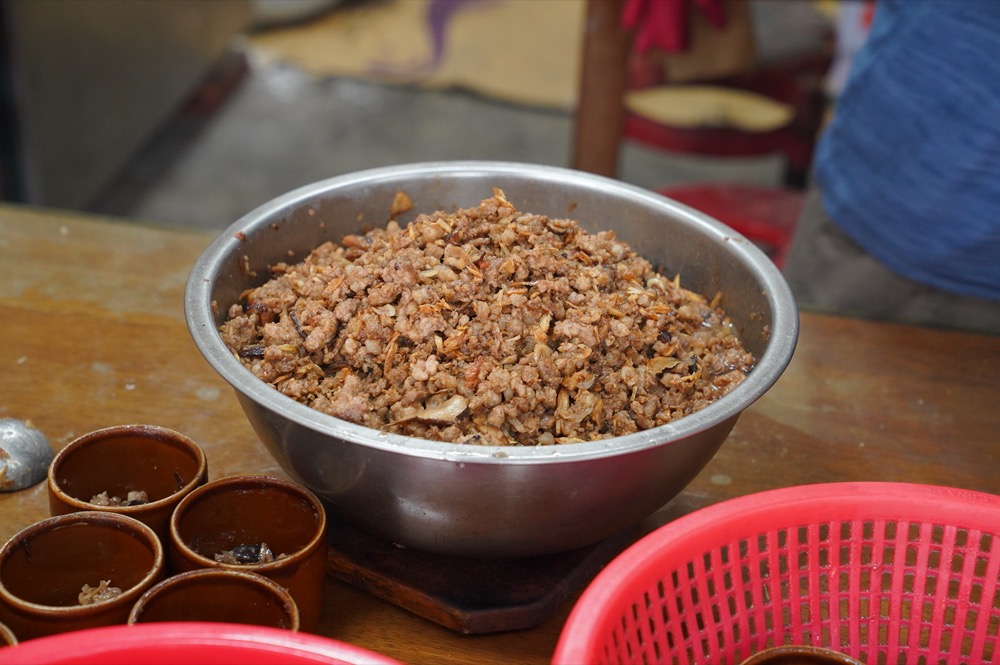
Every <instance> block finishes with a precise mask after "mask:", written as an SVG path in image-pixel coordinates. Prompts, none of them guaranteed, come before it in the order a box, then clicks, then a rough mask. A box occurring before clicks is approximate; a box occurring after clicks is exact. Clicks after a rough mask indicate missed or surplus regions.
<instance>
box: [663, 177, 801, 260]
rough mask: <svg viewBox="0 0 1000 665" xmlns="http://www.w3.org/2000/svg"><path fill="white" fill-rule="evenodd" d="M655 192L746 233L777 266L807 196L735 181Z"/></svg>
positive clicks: (785, 250)
mask: <svg viewBox="0 0 1000 665" xmlns="http://www.w3.org/2000/svg"><path fill="white" fill-rule="evenodd" d="M658 192H659V193H660V194H662V195H664V196H666V197H668V198H671V199H674V200H675V201H678V202H680V203H683V204H684V205H688V206H691V207H692V208H694V209H695V210H699V211H701V212H703V213H705V214H706V215H708V216H709V217H714V218H715V219H717V220H719V221H720V222H722V223H723V224H725V225H726V226H728V227H730V228H732V229H733V230H735V231H737V232H739V233H741V234H742V235H744V236H746V237H747V238H748V239H749V240H751V241H752V242H753V243H754V244H756V245H757V246H758V247H760V248H761V249H762V250H763V251H764V253H765V254H767V255H768V256H769V257H770V258H771V260H772V261H774V264H775V265H776V266H778V267H779V268H781V267H782V266H783V265H784V263H785V256H786V254H787V253H788V246H789V244H790V243H791V240H792V235H793V234H794V233H795V227H796V225H797V224H798V221H799V215H801V214H802V208H803V206H804V205H805V199H806V195H805V192H803V191H801V190H797V189H789V188H786V187H768V186H765V185H749V184H735V183H711V184H707V183H698V184H694V185H679V186H675V187H665V188H663V189H660V190H658Z"/></svg>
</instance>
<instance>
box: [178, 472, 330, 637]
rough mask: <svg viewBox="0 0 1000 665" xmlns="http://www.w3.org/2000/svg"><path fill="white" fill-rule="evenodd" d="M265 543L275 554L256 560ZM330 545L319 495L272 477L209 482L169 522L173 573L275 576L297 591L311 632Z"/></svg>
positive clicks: (302, 617)
mask: <svg viewBox="0 0 1000 665" xmlns="http://www.w3.org/2000/svg"><path fill="white" fill-rule="evenodd" d="M265 545H266V550H268V551H269V552H270V553H271V555H272V556H271V557H266V556H265V557H263V558H258V555H259V554H261V553H263V552H264V551H265V548H264V547H263V546H265ZM327 547H328V546H327V538H326V511H325V510H324V508H323V504H322V503H321V502H320V500H319V499H317V498H316V496H315V495H314V494H313V493H312V492H310V491H308V490H307V489H305V488H304V487H302V486H301V485H298V484H296V483H293V482H290V481H287V480H284V479H281V478H274V477H271V476H231V477H228V478H220V479H219V480H215V481H213V482H210V483H207V484H205V485H203V486H201V487H199V488H198V489H196V490H194V491H193V492H191V494H189V495H188V496H186V497H184V499H182V500H181V502H180V503H179V504H178V505H177V509H176V510H175V511H174V514H173V516H172V517H171V519H170V546H169V557H170V563H171V565H172V566H173V570H174V572H176V573H181V572H184V571H188V570H194V569H198V568H224V569H229V570H245V571H250V572H254V573H258V574H260V575H263V576H265V577H267V578H270V579H271V580H274V581H275V582H277V583H278V584H280V585H281V586H283V587H285V588H286V589H288V590H289V592H290V593H291V594H292V598H294V599H295V603H296V604H297V605H298V609H299V623H300V626H301V628H302V630H304V631H306V632H313V631H315V630H316V626H317V625H318V623H319V613H320V608H321V607H322V597H323V583H324V581H325V579H326V566H327ZM269 558H273V560H268V559H269Z"/></svg>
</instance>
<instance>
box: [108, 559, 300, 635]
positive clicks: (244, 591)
mask: <svg viewBox="0 0 1000 665" xmlns="http://www.w3.org/2000/svg"><path fill="white" fill-rule="evenodd" d="M163 621H209V622H222V623H241V624H251V625H256V626H270V627H272V628H284V629H287V630H292V631H297V630H298V629H299V609H298V606H297V605H296V604H295V600H293V599H292V596H291V594H290V593H288V590H287V589H285V588H284V587H283V586H281V585H280V584H278V583H277V582H274V581H273V580H270V579H268V578H266V577H264V576H263V575H258V574H256V573H251V572H248V571H242V570H228V569H222V568H202V569H199V570H189V571H188V572H186V573H180V574H178V575H174V576H172V577H168V578H167V579H165V580H163V581H162V582H159V583H158V584H156V585H155V586H153V587H152V588H151V589H149V591H147V592H146V593H144V594H143V595H142V596H141V597H140V598H139V600H138V601H137V602H136V604H135V605H134V606H133V607H132V612H131V614H129V618H128V622H129V623H130V624H135V623H153V622H163Z"/></svg>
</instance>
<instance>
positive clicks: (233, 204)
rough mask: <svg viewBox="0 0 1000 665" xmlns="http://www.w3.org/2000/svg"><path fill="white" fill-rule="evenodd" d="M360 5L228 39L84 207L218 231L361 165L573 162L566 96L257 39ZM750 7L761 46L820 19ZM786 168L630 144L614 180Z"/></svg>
mask: <svg viewBox="0 0 1000 665" xmlns="http://www.w3.org/2000/svg"><path fill="white" fill-rule="evenodd" d="M407 1H409V0H403V2H404V3H405V2H407ZM512 1H513V2H514V4H517V3H518V2H523V1H524V0H512ZM369 2H376V3H377V2H378V0H367V1H366V2H360V3H359V2H357V1H356V0H355V1H352V2H347V3H337V6H335V7H333V8H332V9H330V10H328V11H326V12H323V13H321V14H320V15H318V16H312V17H310V18H308V19H307V20H302V21H299V22H296V23H294V24H284V25H279V26H277V27H268V28H258V29H257V30H255V31H253V32H250V33H248V34H247V35H246V36H245V37H244V38H242V39H240V40H239V42H238V46H237V48H236V52H237V53H236V55H237V57H238V58H239V59H241V62H243V63H245V66H246V69H245V70H244V72H243V75H242V76H238V77H234V81H235V85H233V86H232V87H231V89H230V88H225V90H224V93H225V94H217V98H215V99H209V100H208V101H206V100H205V99H202V100H201V104H195V105H193V106H192V105H188V106H187V107H186V109H185V110H184V111H183V112H181V113H178V114H176V116H175V117H173V118H172V119H171V120H170V122H168V123H167V124H166V125H165V126H164V127H163V128H162V129H161V130H160V131H158V132H157V133H156V134H155V135H154V136H153V137H152V139H150V140H149V141H148V142H146V143H145V144H144V146H143V148H142V150H140V151H139V152H138V153H137V154H136V156H135V157H134V158H133V159H132V160H131V162H130V163H129V165H128V166H127V168H125V169H122V171H121V173H120V175H119V177H118V178H117V179H115V180H114V181H113V183H112V185H111V186H109V187H107V188H106V189H105V190H104V191H103V192H102V194H101V195H100V196H99V197H98V198H97V199H96V201H95V202H94V203H93V205H91V206H90V209H91V210H92V211H93V212H97V213H100V214H107V215H113V216H122V217H128V218H133V219H138V220H145V221H151V222H156V223H162V224H169V225H181V226H190V227H201V228H205V229H214V230H221V229H224V228H225V227H227V226H228V225H230V224H231V223H232V222H234V221H235V220H236V219H237V218H239V217H240V216H241V215H243V214H245V213H246V212H248V211H250V210H252V209H253V208H254V207H256V206H258V205H260V204H262V203H264V202H266V201H267V200H269V199H271V198H273V197H275V196H277V195H280V194H282V193H284V192H287V191H289V190H291V189H293V188H296V187H299V186H301V185H305V184H308V183H311V182H314V181H316V180H320V179H323V178H327V177H331V176H335V175H339V174H342V173H348V172H351V171H356V170H359V169H365V168H370V167H377V166H384V165H391V164H400V163H406V162H416V161H432V160H453V159H482V160H511V161H523V162H532V163H542V164H551V165H557V166H568V165H570V159H571V152H572V145H571V143H572V139H573V120H574V116H573V109H572V107H571V105H569V106H560V105H559V104H558V103H556V104H531V103H525V102H523V101H517V100H511V99H503V98H501V97H500V96H497V95H491V94H488V93H483V92H482V91H477V90H475V89H470V88H469V87H468V86H448V85H441V86H426V85H419V84H414V83H413V82H407V81H395V82H391V83H388V82H379V81H376V80H371V79H368V80H365V79H364V78H360V77H354V76H350V75H328V74H324V73H322V72H317V71H315V70H311V69H310V68H309V67H308V66H306V65H303V64H302V63H301V62H295V61H293V59H288V58H281V57H275V55H274V53H271V52H268V51H267V50H266V49H264V48H262V47H261V46H260V44H261V43H262V42H263V43H265V44H266V43H267V40H268V39H271V38H272V37H273V35H274V34H275V31H281V34H282V35H283V36H288V35H289V34H290V33H293V32H295V31H311V30H312V31H314V30H315V29H316V25H317V22H318V21H331V20H338V12H339V13H341V14H342V13H344V12H349V11H356V10H357V7H358V6H359V5H366V4H368V3H369ZM753 6H754V16H755V20H754V24H755V31H756V33H757V43H758V46H759V48H761V49H763V50H767V49H776V48H789V47H795V46H796V44H794V43H793V44H791V45H789V42H796V41H798V42H802V41H805V42H806V43H808V42H809V41H810V40H811V39H815V34H816V24H817V22H822V20H823V18H822V17H821V16H819V15H818V14H817V13H816V9H815V7H813V6H812V3H787V2H782V1H780V0H756V1H755V2H754V4H753ZM358 26H361V27H360V28H359V27H358ZM363 28H364V24H363V23H358V21H355V22H354V24H352V29H354V30H357V29H363ZM402 55H403V56H406V57H410V56H408V55H406V54H402ZM500 55H502V52H501V53H499V54H498V57H499V56H500ZM411 59H412V58H411ZM223 87H225V86H223ZM782 171H783V160H782V158H781V157H780V156H777V155H768V156H764V157H751V158H717V157H704V156H690V155H679V154H671V153H669V152H666V151H663V150H659V149H655V148H651V147H648V146H644V145H640V144H638V143H635V142H629V141H626V142H625V143H624V144H623V146H622V150H621V154H620V165H619V174H618V177H619V178H620V179H622V180H624V181H626V182H630V183H633V184H636V185H639V186H643V187H649V188H659V187H662V186H665V185H669V184H672V183H684V182H705V181H709V182H728V181H731V182H749V183H760V184H773V183H779V182H780V181H781V177H782Z"/></svg>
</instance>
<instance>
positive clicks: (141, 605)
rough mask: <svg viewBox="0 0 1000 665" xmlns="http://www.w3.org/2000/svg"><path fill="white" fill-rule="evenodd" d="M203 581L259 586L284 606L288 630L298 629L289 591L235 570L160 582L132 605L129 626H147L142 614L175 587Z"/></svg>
mask: <svg viewBox="0 0 1000 665" xmlns="http://www.w3.org/2000/svg"><path fill="white" fill-rule="evenodd" d="M200 578H230V579H241V580H243V581H245V582H249V583H250V584H252V585H254V586H257V587H258V588H262V589H265V590H266V592H267V593H268V594H270V595H271V597H272V598H274V599H275V600H276V601H278V603H279V604H281V605H283V607H284V609H285V611H286V612H287V613H288V619H289V622H290V626H289V627H288V628H286V629H285V630H291V631H292V632H296V631H298V630H299V606H298V603H296V602H295V599H294V598H293V597H292V594H291V592H290V591H289V590H288V589H286V588H285V587H283V586H282V585H280V584H278V583H277V582H275V581H274V580H272V579H271V578H269V577H266V576H264V575H261V574H260V573H256V572H254V571H252V570H236V569H233V568H196V569H194V570H188V571H185V572H182V573H176V574H174V575H171V576H170V577H166V578H164V579H162V580H160V581H159V582H157V583H156V584H154V585H153V586H151V587H150V588H148V589H146V591H145V592H144V593H143V594H142V595H141V596H139V598H138V599H137V600H136V601H135V603H134V604H133V605H132V609H131V610H130V611H129V615H128V623H129V624H136V623H145V622H143V621H141V620H139V619H140V617H139V615H140V613H141V612H142V611H143V610H145V609H146V606H148V605H149V604H150V602H152V601H153V600H154V599H155V598H156V597H157V596H159V595H161V594H163V593H167V592H169V591H170V590H171V588H172V587H177V586H178V585H181V586H188V585H190V584H194V583H196V582H197V581H198V580H199V579H200Z"/></svg>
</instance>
